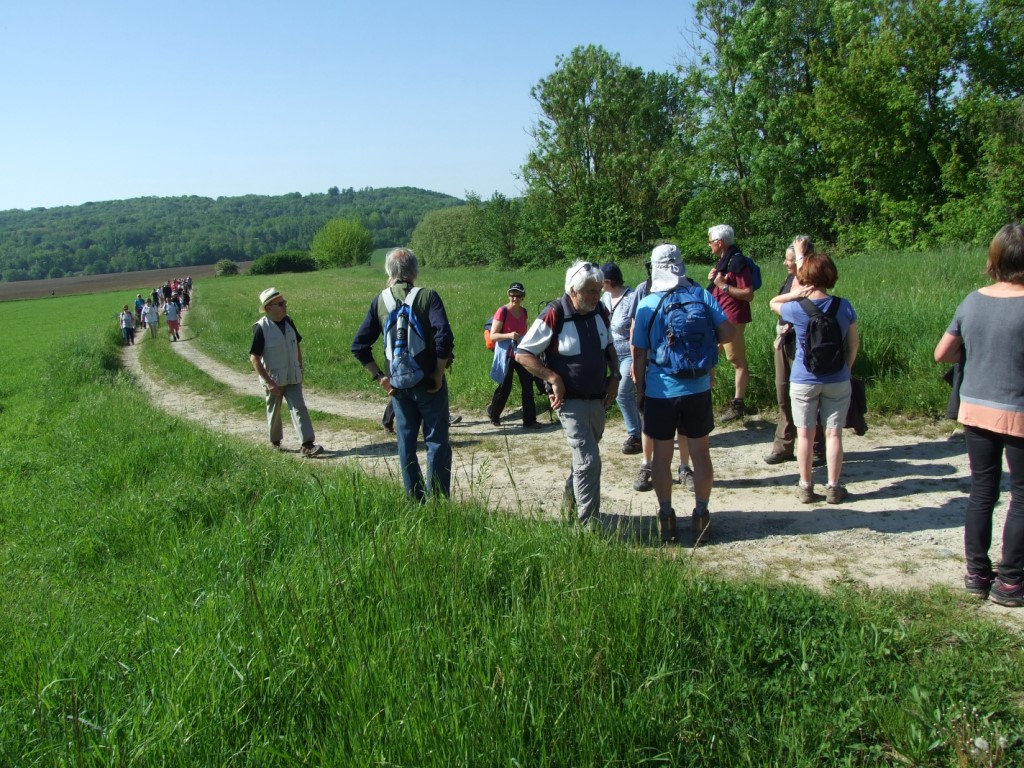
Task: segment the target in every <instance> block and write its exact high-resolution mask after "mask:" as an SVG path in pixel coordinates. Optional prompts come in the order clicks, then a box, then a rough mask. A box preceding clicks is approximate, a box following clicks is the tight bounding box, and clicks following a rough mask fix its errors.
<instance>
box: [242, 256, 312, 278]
mask: <svg viewBox="0 0 1024 768" xmlns="http://www.w3.org/2000/svg"><path fill="white" fill-rule="evenodd" d="M316 269H317V266H316V260H315V259H314V258H313V255H312V254H311V253H310V252H309V251H299V250H290V251H275V252H274V253H265V254H263V255H262V256H260V257H259V258H258V259H256V261H254V262H253V263H252V264H251V265H250V266H249V274H250V275H279V274H281V273H282V272H315V271H316Z"/></svg>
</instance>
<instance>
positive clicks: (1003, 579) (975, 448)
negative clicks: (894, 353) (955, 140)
mask: <svg viewBox="0 0 1024 768" xmlns="http://www.w3.org/2000/svg"><path fill="white" fill-rule="evenodd" d="M985 272H986V273H987V274H988V276H989V277H991V278H992V280H993V281H994V282H993V283H992V284H991V285H988V286H985V287H984V288H981V289H979V290H977V291H975V292H974V293H972V294H970V295H969V296H968V297H967V298H966V299H964V300H963V302H962V303H961V304H960V306H959V307H957V310H956V314H954V316H953V322H952V323H950V325H949V328H948V329H946V332H945V333H944V334H943V336H942V338H941V339H940V340H939V343H938V345H937V346H936V347H935V360H936V361H937V362H946V363H955V362H957V361H959V360H960V355H961V351H963V352H965V353H966V355H965V357H966V360H965V362H964V377H963V384H962V385H961V387H960V411H959V414H958V416H957V420H958V421H959V422H960V423H961V424H963V425H964V434H965V436H966V440H967V456H968V458H969V460H970V464H971V494H970V497H969V498H968V500H967V514H966V518H965V521H964V552H965V556H966V560H967V576H966V577H965V578H964V586H965V587H966V589H967V591H968V592H970V593H971V594H973V595H977V596H978V597H981V598H982V599H984V598H985V597H986V596H987V597H988V598H989V599H990V600H991V601H992V602H994V603H998V604H999V605H1006V606H1010V607H1013V608H1019V607H1021V606H1024V570H1022V568H1024V227H1022V226H1020V225H1019V224H1007V225H1006V226H1005V227H1003V228H1002V229H1001V230H999V232H998V233H997V234H996V236H995V237H994V238H993V239H992V243H991V245H989V249H988V263H987V265H986V267H985ZM1004 452H1005V454H1006V463H1007V465H1008V466H1009V468H1010V504H1009V506H1008V507H1007V510H1006V522H1005V523H1004V525H1003V548H1002V556H1001V558H1000V562H999V568H998V570H997V571H993V569H992V561H991V560H990V559H989V554H988V550H989V547H990V545H991V544H992V512H993V510H994V509H995V506H996V502H997V501H998V500H999V483H1000V479H1001V476H1002V469H1003V454H1004Z"/></svg>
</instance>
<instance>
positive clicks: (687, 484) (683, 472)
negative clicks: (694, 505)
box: [676, 464, 693, 493]
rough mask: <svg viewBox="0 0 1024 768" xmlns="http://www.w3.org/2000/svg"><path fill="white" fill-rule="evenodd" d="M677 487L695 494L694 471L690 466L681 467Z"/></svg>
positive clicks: (682, 465)
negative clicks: (679, 486)
mask: <svg viewBox="0 0 1024 768" xmlns="http://www.w3.org/2000/svg"><path fill="white" fill-rule="evenodd" d="M676 485H681V486H683V488H684V489H686V490H687V491H689V492H690V493H693V470H692V469H690V465H689V464H680V465H679V471H678V472H677V473H676Z"/></svg>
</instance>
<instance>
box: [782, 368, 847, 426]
mask: <svg viewBox="0 0 1024 768" xmlns="http://www.w3.org/2000/svg"><path fill="white" fill-rule="evenodd" d="M850 392H851V389H850V381H849V379H847V380H846V381H838V382H836V383H835V384H792V383H791V384H790V385H789V402H790V405H791V406H792V408H793V425H794V426H795V427H796V428H797V429H812V428H813V427H815V426H816V425H817V423H818V416H819V415H820V416H821V423H822V424H824V425H825V428H826V429H842V428H843V427H845V426H846V412H847V411H848V410H849V409H850Z"/></svg>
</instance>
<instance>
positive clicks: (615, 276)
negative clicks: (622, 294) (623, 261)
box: [601, 261, 622, 284]
mask: <svg viewBox="0 0 1024 768" xmlns="http://www.w3.org/2000/svg"><path fill="white" fill-rule="evenodd" d="M601 271H602V272H604V279H605V280H610V281H611V282H613V283H616V284H618V283H621V282H622V270H621V269H619V267H618V265H617V264H615V263H614V262H611V261H609V262H607V263H605V264H602V265H601Z"/></svg>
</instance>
